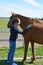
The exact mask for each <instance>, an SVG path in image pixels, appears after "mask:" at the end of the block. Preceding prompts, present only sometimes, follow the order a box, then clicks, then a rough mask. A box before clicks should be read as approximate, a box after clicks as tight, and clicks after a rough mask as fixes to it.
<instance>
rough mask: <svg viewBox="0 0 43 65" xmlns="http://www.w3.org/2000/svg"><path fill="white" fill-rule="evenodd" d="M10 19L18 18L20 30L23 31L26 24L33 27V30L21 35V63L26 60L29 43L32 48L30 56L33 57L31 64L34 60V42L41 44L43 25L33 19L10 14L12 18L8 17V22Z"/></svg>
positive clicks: (42, 41) (42, 42)
mask: <svg viewBox="0 0 43 65" xmlns="http://www.w3.org/2000/svg"><path fill="white" fill-rule="evenodd" d="M12 18H19V19H20V20H21V22H20V26H21V28H22V29H24V28H25V27H26V26H27V25H28V24H32V25H33V28H32V29H30V30H29V31H28V32H26V33H25V34H24V35H23V37H24V42H25V50H24V58H23V62H24V61H25V60H26V56H27V50H28V44H29V41H30V42H31V47H32V56H33V58H32V62H33V61H34V60H35V56H34V42H36V43H39V44H43V23H41V22H39V21H37V20H35V19H32V18H29V17H25V16H22V15H19V14H12V16H11V17H10V22H11V19H12ZM10 22H9V23H10Z"/></svg>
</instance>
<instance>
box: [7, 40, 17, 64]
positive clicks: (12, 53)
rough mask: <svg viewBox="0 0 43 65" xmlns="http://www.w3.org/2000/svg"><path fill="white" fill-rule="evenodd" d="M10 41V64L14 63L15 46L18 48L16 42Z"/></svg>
mask: <svg viewBox="0 0 43 65" xmlns="http://www.w3.org/2000/svg"><path fill="white" fill-rule="evenodd" d="M9 43H10V49H9V53H8V61H9V62H10V65H12V64H13V57H14V53H15V48H16V42H15V41H11V40H9Z"/></svg>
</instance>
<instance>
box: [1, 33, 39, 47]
mask: <svg viewBox="0 0 43 65" xmlns="http://www.w3.org/2000/svg"><path fill="white" fill-rule="evenodd" d="M9 35H10V34H9V33H0V47H9V41H6V40H9ZM5 39H6V40H5ZM3 40H5V41H3ZM23 45H24V38H23V36H22V35H20V34H19V35H18V39H17V41H16V46H19V47H20V46H23ZM29 46H31V44H30V43H29ZM35 46H40V45H39V44H36V43H35Z"/></svg>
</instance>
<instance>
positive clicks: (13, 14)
mask: <svg viewBox="0 0 43 65" xmlns="http://www.w3.org/2000/svg"><path fill="white" fill-rule="evenodd" d="M13 16H18V17H20V16H21V18H25V19H29V20H31V21H35V22H38V23H40V22H39V21H38V20H36V19H34V18H31V17H27V16H24V15H21V14H16V13H12V16H11V17H10V19H11V18H12V17H13Z"/></svg>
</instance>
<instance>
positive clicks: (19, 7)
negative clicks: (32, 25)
mask: <svg viewBox="0 0 43 65" xmlns="http://www.w3.org/2000/svg"><path fill="white" fill-rule="evenodd" d="M12 13H17V14H21V15H24V16H27V17H34V18H42V17H43V0H0V16H1V17H10V16H11V15H12Z"/></svg>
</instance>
